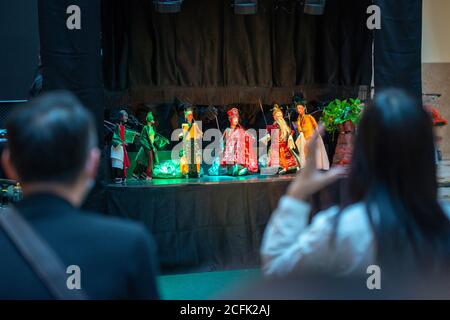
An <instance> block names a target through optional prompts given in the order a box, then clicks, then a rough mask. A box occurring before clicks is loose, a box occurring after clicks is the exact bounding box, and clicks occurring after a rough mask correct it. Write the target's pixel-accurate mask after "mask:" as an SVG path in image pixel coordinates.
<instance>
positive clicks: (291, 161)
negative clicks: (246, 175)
mask: <svg viewBox="0 0 450 320" xmlns="http://www.w3.org/2000/svg"><path fill="white" fill-rule="evenodd" d="M272 114H273V119H274V120H275V122H274V123H273V125H270V126H267V131H268V134H267V135H266V136H265V137H264V138H263V139H262V141H263V142H268V141H269V140H271V139H272V142H271V145H270V149H269V163H268V165H269V166H270V167H278V168H279V170H278V174H285V173H291V172H296V171H297V170H298V169H299V168H300V162H299V159H298V155H297V154H296V152H295V142H294V139H293V138H292V134H293V132H292V131H291V129H290V127H289V125H288V124H287V123H286V121H285V120H284V117H283V111H282V110H281V108H280V107H279V106H278V105H277V104H276V105H275V106H274V108H273V109H272ZM274 130H277V133H278V134H273V133H274V132H273V131H274Z"/></svg>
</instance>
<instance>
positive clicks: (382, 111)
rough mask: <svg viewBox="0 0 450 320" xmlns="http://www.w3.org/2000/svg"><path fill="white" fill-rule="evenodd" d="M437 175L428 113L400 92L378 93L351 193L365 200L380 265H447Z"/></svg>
mask: <svg viewBox="0 0 450 320" xmlns="http://www.w3.org/2000/svg"><path fill="white" fill-rule="evenodd" d="M436 179H437V178H436V162H435V149H434V137H433V129H432V121H431V118H430V116H429V114H428V113H427V112H426V111H425V110H424V108H423V107H422V104H421V103H420V102H419V101H417V100H416V99H415V98H413V97H411V96H409V95H408V94H406V93H405V92H403V91H401V90H397V89H388V90H386V91H383V92H381V93H379V94H377V95H376V96H375V98H374V101H373V102H372V103H371V104H370V105H369V106H368V107H367V108H366V110H365V111H364V113H363V115H362V118H361V122H360V125H359V129H358V133H357V136H356V140H355V148H354V154H353V162H352V166H351V172H350V177H349V196H350V197H351V203H356V202H364V203H366V206H367V208H368V212H369V219H370V221H371V224H372V227H373V230H374V233H375V239H376V243H377V246H376V247H377V255H378V256H377V257H378V262H379V263H380V264H381V265H387V264H389V266H390V267H394V268H396V271H397V272H402V271H401V268H403V267H406V268H414V267H416V268H418V269H420V270H422V269H423V268H426V269H427V270H428V269H429V268H434V267H437V266H443V264H442V262H444V263H445V267H448V266H449V264H448V262H449V261H448V260H447V259H448V255H449V253H450V237H449V235H450V222H449V219H448V218H447V217H446V215H445V213H444V212H443V210H442V207H441V206H440V205H439V203H438V200H437V199H438V191H437V189H438V188H437V181H436ZM374 208H376V209H377V210H373V209H374Z"/></svg>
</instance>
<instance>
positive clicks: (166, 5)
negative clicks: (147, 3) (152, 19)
mask: <svg viewBox="0 0 450 320" xmlns="http://www.w3.org/2000/svg"><path fill="white" fill-rule="evenodd" d="M182 3H183V0H153V7H154V8H155V10H156V11H157V12H160V13H177V12H180V11H181V4H182Z"/></svg>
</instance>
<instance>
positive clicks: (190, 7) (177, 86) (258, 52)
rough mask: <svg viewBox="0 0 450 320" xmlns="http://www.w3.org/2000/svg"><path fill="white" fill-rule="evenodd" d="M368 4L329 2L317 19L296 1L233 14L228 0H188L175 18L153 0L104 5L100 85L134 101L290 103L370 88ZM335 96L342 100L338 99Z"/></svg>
mask: <svg viewBox="0 0 450 320" xmlns="http://www.w3.org/2000/svg"><path fill="white" fill-rule="evenodd" d="M371 3H372V1H371V0H328V1H327V7H326V12H325V14H324V15H323V16H308V15H305V14H304V13H303V12H302V10H301V6H300V5H299V2H298V1H294V0H292V1H277V0H261V1H259V8H258V14H256V15H249V16H242V15H236V14H234V11H233V8H232V7H231V1H228V0H186V1H184V2H183V5H182V10H181V12H180V13H177V14H161V13H157V12H155V11H154V10H153V8H152V3H151V1H148V0H131V1H126V2H125V1H116V0H112V1H111V0H107V1H103V17H104V19H103V45H104V74H105V84H106V88H107V89H108V90H109V91H111V92H122V93H123V95H122V97H123V96H125V97H126V98H128V99H129V100H130V102H131V103H135V104H137V103H143V102H148V101H152V102H171V101H172V100H173V98H174V97H179V98H181V99H186V100H190V101H191V102H193V103H196V104H228V103H254V102H256V101H258V99H259V98H261V99H262V101H263V102H264V103H273V102H275V101H276V102H279V103H287V102H290V99H291V96H292V92H293V91H298V90H300V89H301V88H306V91H307V90H317V88H319V90H320V89H321V88H325V89H326V90H330V88H332V90H333V91H335V92H337V94H336V95H338V96H339V95H341V94H342V92H343V90H346V91H350V92H356V94H357V93H358V86H360V85H365V86H370V82H371V77H372V68H371V54H372V34H371V32H370V31H369V30H368V29H367V27H366V19H367V15H366V9H367V7H368V6H369V5H370V4H371ZM339 93H341V94H339Z"/></svg>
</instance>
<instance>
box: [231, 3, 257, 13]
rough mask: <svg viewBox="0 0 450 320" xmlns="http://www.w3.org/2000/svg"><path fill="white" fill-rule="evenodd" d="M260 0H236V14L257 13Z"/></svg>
mask: <svg viewBox="0 0 450 320" xmlns="http://www.w3.org/2000/svg"><path fill="white" fill-rule="evenodd" d="M257 11H258V0H234V13H235V14H256V12H257Z"/></svg>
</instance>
